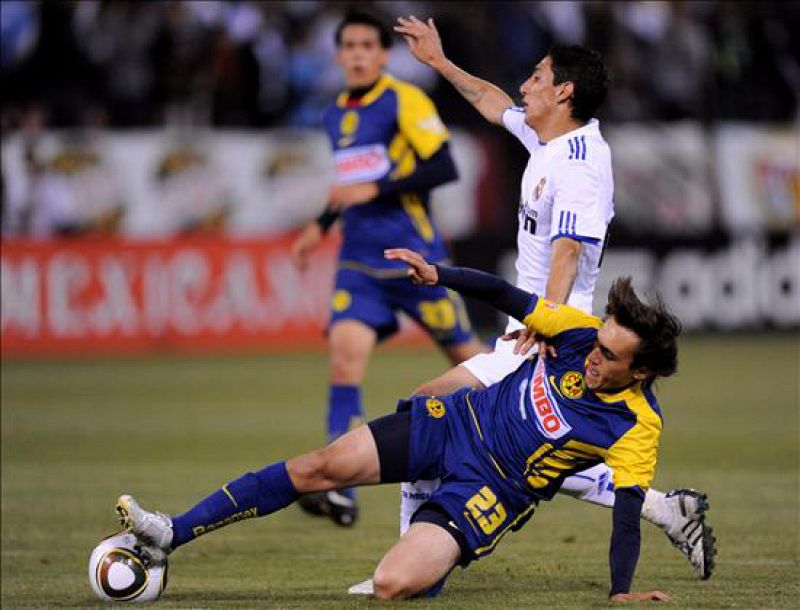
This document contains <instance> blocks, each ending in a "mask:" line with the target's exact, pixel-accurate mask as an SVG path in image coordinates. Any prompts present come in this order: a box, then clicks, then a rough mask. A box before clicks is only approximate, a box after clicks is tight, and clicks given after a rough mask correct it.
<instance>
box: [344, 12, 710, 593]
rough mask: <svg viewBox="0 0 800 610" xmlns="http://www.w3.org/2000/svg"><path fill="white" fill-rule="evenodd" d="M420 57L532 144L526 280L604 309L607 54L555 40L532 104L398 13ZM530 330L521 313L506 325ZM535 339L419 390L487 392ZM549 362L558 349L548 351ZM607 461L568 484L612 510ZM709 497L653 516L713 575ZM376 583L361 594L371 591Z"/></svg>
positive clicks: (608, 207) (521, 230)
mask: <svg viewBox="0 0 800 610" xmlns="http://www.w3.org/2000/svg"><path fill="white" fill-rule="evenodd" d="M395 30H396V31H397V32H399V33H400V34H402V35H403V36H404V37H405V39H406V41H407V43H408V45H409V48H410V50H411V52H412V54H413V55H414V56H415V57H416V58H417V59H418V60H419V61H421V62H422V63H424V64H426V65H428V66H430V67H431V68H433V69H435V70H436V71H438V72H439V73H440V74H441V75H442V76H443V77H444V78H446V79H447V80H448V81H449V82H450V83H451V84H452V85H453V86H454V87H455V88H456V89H457V90H458V91H459V93H461V94H462V95H463V96H464V98H465V99H466V100H467V101H468V102H470V103H471V104H472V105H473V106H474V107H475V108H476V109H477V110H478V112H480V114H481V115H482V116H483V117H484V118H485V119H486V120H488V121H489V122H491V123H493V124H496V125H501V126H503V127H505V128H506V129H507V130H508V131H509V132H510V133H511V134H513V135H514V136H515V137H516V138H517V139H519V140H520V142H521V143H522V144H523V145H524V146H525V148H526V149H527V151H528V153H529V154H530V159H529V161H528V165H527V167H526V169H525V173H524V175H523V177H522V184H521V188H520V203H519V227H518V232H517V245H518V256H517V260H516V270H517V286H518V287H519V288H521V289H523V290H526V291H528V292H532V293H535V294H541V295H543V296H544V297H545V298H546V299H548V300H549V301H552V302H555V303H568V304H569V305H571V306H573V307H576V308H578V309H580V310H583V311H584V312H586V313H591V311H592V300H593V294H594V286H595V282H596V279H597V276H598V274H599V268H600V263H601V262H602V254H603V250H604V248H605V245H606V240H607V238H608V226H609V223H610V222H611V219H612V218H613V215H614V209H613V192H614V184H613V173H612V168H611V153H610V150H609V147H608V145H607V143H606V142H605V140H604V139H603V137H602V134H601V133H600V129H599V123H598V121H597V120H596V119H594V118H593V117H594V115H595V113H596V111H597V109H598V108H599V107H600V105H601V104H602V103H603V101H604V100H605V97H606V90H607V82H608V75H607V71H606V68H605V66H604V65H603V62H602V60H601V58H600V57H599V56H598V55H597V54H596V53H594V52H592V51H590V50H588V49H585V48H583V47H579V46H555V47H553V48H552V49H551V50H550V51H549V53H548V55H547V56H546V57H545V58H544V59H542V60H541V61H540V62H539V63H538V64H537V65H536V67H535V69H534V71H533V73H532V74H531V76H530V78H528V79H527V80H526V81H525V82H524V83H523V84H522V86H521V87H520V93H521V94H522V103H523V106H522V107H517V106H514V104H513V101H512V99H511V97H509V96H508V95H507V94H506V93H504V92H503V91H502V90H501V89H499V88H498V87H496V86H495V85H493V84H491V83H489V82H487V81H484V80H482V79H479V78H477V77H475V76H473V75H471V74H468V73H467V72H465V71H464V70H462V69H460V68H459V67H458V66H456V65H455V64H453V63H452V62H451V61H449V60H448V59H447V57H446V56H445V54H444V51H443V49H442V43H441V39H440V37H439V34H438V32H437V30H436V26H435V24H434V23H433V20H432V19H430V20H428V22H427V23H425V22H422V21H421V20H419V19H417V18H415V17H413V16H412V17H410V18H408V19H404V18H400V19H398V24H397V25H396V27H395ZM521 328H522V325H521V324H519V323H518V322H517V321H516V320H514V319H513V318H512V319H510V320H509V325H508V328H507V329H506V332H507V333H508V332H512V331H515V330H519V329H521ZM534 339H535V338H534V337H523V338H522V339H521V341H520V342H519V344H518V345H516V346H515V345H514V344H512V343H509V342H504V341H497V344H496V345H495V350H494V351H493V352H492V353H489V354H480V355H476V356H474V357H473V358H471V359H470V360H468V361H466V362H463V363H461V364H460V365H459V366H455V367H454V368H452V369H451V370H449V371H447V372H446V373H445V374H444V375H442V376H440V377H438V378H437V379H434V380H433V381H430V382H428V383H425V384H423V385H422V386H421V387H420V388H418V389H417V390H416V391H415V394H416V395H441V394H448V393H451V392H454V391H456V390H457V389H459V388H462V387H465V386H468V387H472V388H476V389H483V388H486V387H489V386H491V385H492V384H494V383H497V382H498V381H500V380H501V379H502V378H503V377H505V376H506V375H508V374H509V373H511V372H513V371H514V370H516V368H517V367H518V366H519V365H520V363H521V362H522V360H523V359H524V358H525V357H526V351H527V348H529V347H530V346H531V344H532V341H533V340H534ZM544 356H545V357H546V354H544ZM611 481H612V472H611V470H610V469H609V467H608V465H606V464H599V465H597V466H595V467H594V468H591V469H588V470H586V471H584V472H581V473H577V474H575V475H574V476H570V477H567V478H566V479H564V480H563V482H562V486H561V488H560V491H561V492H564V493H567V494H569V495H572V496H574V497H577V498H579V499H582V500H585V501H588V502H592V503H595V504H599V505H602V506H607V507H611V506H613V504H614V500H615V494H614V489H613V485H612V483H611ZM437 484H438V483H437V482H436V481H420V482H417V483H416V484H412V483H405V484H404V485H403V490H402V500H401V502H402V504H401V519H400V522H401V524H400V529H401V534H402V533H404V532H405V531H406V530H407V528H408V525H409V522H410V519H411V517H412V515H413V514H414V512H415V511H416V510H417V509H418V508H419V507H420V506H421V505H422V504H423V503H424V502H426V501H427V498H428V497H429V495H430V493H431V491H432V490H433V489H435V487H436V485H437ZM707 508H708V504H707V499H706V496H705V494H703V493H700V492H696V491H694V490H691V489H678V490H673V491H671V492H669V493H667V494H664V493H662V492H659V491H657V490H654V489H650V490H649V491H648V492H647V495H646V497H645V502H644V504H643V510H642V517H643V518H645V519H646V520H647V521H649V522H650V523H653V524H655V525H657V526H658V527H660V528H661V529H662V530H663V531H664V532H665V533H666V535H667V536H668V538H669V539H670V541H671V542H672V543H673V544H674V545H675V546H676V548H678V549H679V550H680V551H681V552H682V553H683V554H684V555H685V556H686V557H687V558H688V560H689V562H690V563H691V565H692V568H693V570H694V572H695V574H697V576H698V577H700V578H702V579H706V578H708V577H709V576H710V575H711V572H712V570H713V566H714V555H715V548H714V542H715V539H714V537H713V532H712V529H711V527H710V526H709V525H708V524H707V523H706V520H705V511H706V510H707ZM370 590H371V583H370V582H369V581H365V582H364V583H360V584H359V585H355V586H354V587H352V588H351V592H352V593H369V592H370Z"/></svg>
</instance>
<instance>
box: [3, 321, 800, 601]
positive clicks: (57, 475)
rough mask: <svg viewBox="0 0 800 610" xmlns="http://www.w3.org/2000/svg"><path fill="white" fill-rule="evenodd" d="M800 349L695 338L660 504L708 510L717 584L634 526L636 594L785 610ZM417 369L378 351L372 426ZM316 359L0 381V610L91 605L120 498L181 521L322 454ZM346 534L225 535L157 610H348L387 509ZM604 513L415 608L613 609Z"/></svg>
mask: <svg viewBox="0 0 800 610" xmlns="http://www.w3.org/2000/svg"><path fill="white" fill-rule="evenodd" d="M799 345H800V339H799V338H798V336H797V335H796V334H795V335H788V334H786V335H783V336H778V335H771V336H751V337H741V336H737V337H717V338H709V337H688V338H686V339H684V340H683V342H682V350H683V351H682V358H681V369H680V371H679V374H678V376H677V377H675V378H674V379H671V380H667V381H664V382H663V383H662V384H661V385H660V388H659V389H658V394H659V395H660V397H661V403H662V407H663V411H664V416H665V430H664V436H663V443H662V451H661V460H660V464H659V469H658V473H657V477H656V481H655V483H656V487H658V488H659V489H662V490H666V489H670V488H672V487H678V486H693V487H697V488H700V489H704V490H706V491H707V492H708V494H709V497H710V500H711V511H710V514H709V519H710V521H711V522H712V524H713V526H714V529H715V532H716V534H717V537H718V540H719V543H718V544H719V556H718V561H717V569H716V572H715V574H714V576H713V577H712V578H711V580H709V581H707V582H699V581H696V580H695V579H694V578H693V577H692V576H691V574H690V570H689V566H688V564H687V563H686V561H685V560H684V559H683V557H681V556H680V555H679V554H678V553H677V552H676V551H675V550H674V549H673V548H672V547H671V546H670V545H669V543H668V542H667V540H666V538H665V537H664V535H663V534H662V533H661V532H659V531H657V530H655V529H654V528H652V527H651V526H649V525H644V526H643V546H642V555H641V559H640V562H639V569H638V572H637V577H636V582H635V587H636V588H637V589H640V590H641V589H650V588H661V589H663V590H665V591H667V592H668V593H670V594H672V595H673V596H674V600H675V601H674V603H673V604H671V606H673V607H681V608H700V607H708V608H723V607H739V608H768V607H769V608H773V607H774V608H777V607H796V606H797V603H798V600H800V584H798V583H799V581H800V570H799V569H798V567H799V566H800V564H799V563H798V515H799V514H800V513H799V512H798V368H799V367H800V353H799V351H800V348H799V347H798V346H799ZM444 368H445V362H444V360H443V359H442V358H441V357H440V356H439V355H438V354H436V353H435V352H434V351H433V350H432V349H431V350H427V351H423V350H420V351H392V350H388V351H387V350H380V351H379V353H377V354H376V356H375V358H374V359H373V361H372V363H371V365H370V370H369V373H368V381H367V383H366V386H365V391H364V395H365V403H366V405H367V409H368V414H369V416H370V417H375V416H378V415H381V414H383V413H386V412H388V411H391V410H392V409H393V408H394V405H395V402H396V399H397V398H398V397H401V396H403V395H405V394H407V393H408V392H409V391H410V390H411V389H412V388H413V387H415V386H416V385H417V384H418V383H420V382H422V381H423V380H426V379H428V378H431V377H432V376H433V375H434V374H438V373H439V372H440V371H442V370H444ZM326 373H327V363H326V360H325V356H324V354H293V355H271V356H247V357H235V358H234V357H231V358H210V357H197V358H166V357H164V358H155V359H143V360H127V359H126V360H114V359H111V360H92V361H70V362H58V363H53V362H51V363H21V362H20V363H14V362H10V363H9V362H5V363H3V367H2V599H1V600H0V601H1V602H2V606H3V607H4V608H11V607H37V606H38V607H55V606H70V607H87V606H92V605H100V604H99V602H98V600H96V599H95V598H94V595H93V593H92V591H91V589H90V588H89V584H88V581H87V575H86V569H87V563H86V562H87V559H88V556H89V553H90V551H91V549H92V547H93V546H94V545H95V544H96V543H97V541H98V540H99V539H100V538H101V537H103V536H104V535H106V534H108V533H110V532H112V531H113V530H114V529H115V526H116V521H115V515H114V510H113V506H114V500H115V499H116V497H117V495H118V494H119V493H121V492H130V493H133V494H135V495H136V496H137V498H139V499H140V500H141V501H142V503H143V504H144V506H145V507H149V508H158V509H161V510H164V511H167V512H179V511H182V510H183V509H185V508H186V507H188V506H189V505H190V504H192V503H194V502H195V501H196V500H197V499H199V498H200V497H202V496H203V495H205V494H206V493H208V492H210V491H212V490H214V489H215V488H217V487H218V486H219V485H221V484H222V483H224V482H226V481H228V480H230V479H232V478H234V477H236V476H238V475H239V474H241V473H242V472H244V471H245V470H249V469H252V468H258V467H261V466H262V465H264V464H266V463H268V462H272V461H275V460H277V459H281V458H284V457H287V456H290V455H293V454H295V453H297V452H300V451H303V450H305V449H310V448H313V447H315V446H316V445H318V444H319V442H320V440H321V439H322V438H323V423H322V422H323V414H324V400H325V395H326V387H325V379H326ZM360 498H361V503H362V519H361V521H360V522H359V523H358V525H357V526H356V527H355V528H353V529H349V530H344V529H340V528H337V527H335V526H334V525H333V524H331V523H329V522H328V521H327V520H323V519H319V518H317V519H314V518H310V517H307V516H305V515H304V514H302V513H301V512H300V511H299V509H297V508H296V507H290V508H288V509H287V510H285V511H283V512H281V513H279V514H277V515H274V516H272V517H269V518H266V519H257V520H252V521H247V522H245V523H241V524H237V525H234V526H231V527H229V528H226V529H225V530H224V531H222V532H217V533H214V534H212V535H209V536H207V537H205V538H203V539H201V540H199V541H198V542H196V543H194V544H191V545H189V546H187V547H185V548H183V549H181V550H180V551H179V552H177V553H176V554H175V555H174V556H173V557H172V559H171V569H170V583H169V587H168V588H167V591H166V594H165V596H164V597H163V598H162V600H161V601H160V602H158V604H159V606H161V607H182V608H187V607H194V608H197V607H203V608H211V607H227V608H242V607H248V608H255V607H273V608H320V607H324V608H338V607H341V608H345V607H347V608H352V607H362V606H371V605H377V603H378V602H375V601H373V600H369V599H363V598H359V599H353V598H349V597H348V596H347V594H346V589H347V586H348V585H349V584H352V583H354V582H357V581H360V580H362V579H363V578H365V577H367V576H369V575H370V574H371V570H372V568H373V567H374V565H375V564H376V562H377V561H378V560H379V559H380V557H381V555H382V553H383V552H384V551H385V550H386V549H387V548H388V547H389V546H390V545H391V544H392V542H393V540H394V539H395V536H396V534H397V505H398V491H397V489H396V488H395V487H391V486H389V487H382V488H370V489H365V490H362V491H361V493H360ZM609 529H610V512H609V511H608V510H606V509H600V508H597V507H592V506H588V505H586V504H583V503H580V502H577V501H575V500H573V499H570V498H566V497H561V498H557V499H556V500H555V501H553V502H550V503H544V504H543V505H542V506H541V507H540V508H539V510H538V512H537V514H536V516H535V517H534V518H533V519H532V521H531V522H530V523H529V524H528V525H527V526H526V527H525V528H524V529H523V530H522V531H521V532H518V533H516V534H513V535H509V536H508V537H507V538H506V539H505V540H504V541H503V542H502V543H501V544H500V546H499V548H498V549H497V551H496V552H495V553H494V554H493V555H492V556H491V557H490V558H488V559H486V560H482V561H480V562H478V563H477V564H475V565H473V566H472V567H471V568H470V569H469V570H467V571H464V572H462V571H457V572H456V573H455V574H454V575H453V576H452V578H451V580H450V582H449V584H448V586H447V588H446V589H445V591H444V593H443V594H442V595H441V596H440V597H439V598H438V599H436V600H418V601H414V602H411V604H412V605H413V606H415V607H434V608H481V609H483V608H487V607H494V608H497V607H507V608H523V607H534V606H538V607H542V606H544V607H553V608H572V607H574V608H584V607H592V606H605V605H607V602H606V591H607V587H608V566H607V558H608V546H607V545H608V538H609Z"/></svg>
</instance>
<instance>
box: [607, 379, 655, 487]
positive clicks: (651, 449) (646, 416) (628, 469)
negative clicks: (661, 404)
mask: <svg viewBox="0 0 800 610" xmlns="http://www.w3.org/2000/svg"><path fill="white" fill-rule="evenodd" d="M627 404H628V408H630V409H631V410H632V411H634V412H635V413H636V424H634V426H633V427H632V428H631V429H630V430H628V431H627V432H626V433H625V434H624V435H622V436H621V437H620V438H619V440H618V441H617V442H616V443H614V444H613V445H612V446H611V447H610V448H609V450H608V453H607V454H606V458H605V461H606V464H607V465H608V466H609V468H611V470H613V472H614V487H637V486H638V487H641V488H642V490H644V491H647V489H648V488H649V487H650V483H651V482H652V480H653V477H654V476H655V472H656V462H657V461H658V444H659V441H660V439H661V426H662V423H661V418H660V417H659V416H658V415H657V414H656V413H655V412H654V411H653V410H652V409H651V408H650V405H649V404H648V403H647V400H646V399H645V398H644V397H643V396H642V395H641V394H639V395H638V396H637V397H635V398H633V399H631V400H628V401H627Z"/></svg>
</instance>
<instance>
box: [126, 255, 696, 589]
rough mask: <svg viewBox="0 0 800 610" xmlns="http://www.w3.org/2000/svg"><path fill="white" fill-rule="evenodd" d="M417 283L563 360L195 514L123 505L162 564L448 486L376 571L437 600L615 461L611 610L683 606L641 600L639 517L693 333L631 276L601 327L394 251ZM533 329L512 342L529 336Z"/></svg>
mask: <svg viewBox="0 0 800 610" xmlns="http://www.w3.org/2000/svg"><path fill="white" fill-rule="evenodd" d="M385 255H386V257H387V259H389V260H394V261H402V262H404V263H405V264H406V265H408V267H409V271H408V273H409V277H410V278H411V280H412V281H413V282H414V283H415V284H418V285H425V286H445V287H447V288H450V289H452V290H456V291H458V292H460V293H462V294H464V295H468V296H472V297H475V298H479V299H483V300H485V301H487V302H488V303H490V304H492V305H494V306H495V307H496V308H498V309H499V310H500V311H503V312H505V313H507V314H508V315H510V316H512V317H514V318H515V319H517V320H519V321H520V322H521V323H522V324H523V326H524V329H525V330H526V331H527V332H529V333H532V334H540V335H542V336H543V337H546V338H547V341H548V345H550V346H551V347H552V348H553V349H554V350H555V352H556V353H557V357H551V358H542V357H540V356H538V355H537V356H534V357H533V358H530V359H527V360H524V361H523V362H522V363H521V364H520V366H519V367H518V368H517V369H516V370H515V371H514V372H513V373H512V374H511V375H508V376H507V377H505V378H504V379H502V380H501V381H499V382H498V383H496V384H494V385H492V386H490V387H488V388H486V389H484V390H475V389H471V388H463V389H461V390H459V391H457V392H455V393H453V394H449V395H444V396H436V397H430V396H417V397H414V398H412V399H410V400H403V401H400V403H399V405H398V409H397V412H396V413H393V414H391V415H386V416H384V417H381V418H378V419H376V420H373V421H371V422H369V423H368V424H366V425H362V426H360V427H358V428H356V429H354V430H352V431H350V432H347V433H346V434H344V435H343V436H341V437H339V438H338V439H337V440H335V441H334V442H333V443H331V444H330V445H328V446H327V447H324V448H322V449H318V450H315V451H311V452H309V453H305V454H303V455H300V456H298V457H295V458H291V459H288V460H286V461H279V462H275V463H273V464H270V465H268V466H266V467H264V468H262V469H261V470H256V471H253V472H248V473H246V474H244V475H243V476H241V477H240V478H238V479H236V480H234V481H231V482H228V483H226V484H225V485H223V486H222V487H221V488H220V489H219V490H217V491H215V492H214V493H212V494H211V495H210V496H208V497H206V498H205V499H203V500H202V501H200V502H199V503H198V504H196V505H195V506H194V507H192V508H190V509H189V510H188V511H186V512H185V513H182V514H180V515H174V516H171V517H170V516H167V515H165V514H163V513H159V512H149V511H146V510H144V509H142V508H141V507H140V506H139V504H138V503H137V502H136V500H134V499H133V498H132V497H131V496H129V495H123V496H120V498H119V500H118V503H117V512H118V514H119V516H120V519H121V522H122V523H123V525H124V526H125V527H126V528H127V529H128V530H129V531H131V532H132V533H133V534H134V535H135V536H136V537H137V538H138V539H139V541H140V542H141V544H142V546H143V554H144V555H146V556H147V557H148V559H149V561H151V562H154V563H158V562H162V561H163V560H164V559H165V558H166V556H167V554H169V553H170V552H172V551H173V550H174V549H176V548H178V547H180V546H182V545H184V544H187V543H189V542H192V541H193V540H195V539H196V538H198V537H199V536H201V535H203V534H206V533H209V532H211V531H215V530H217V529H220V528H223V527H225V526H227V525H230V524H232V523H235V522H237V521H241V520H244V519H248V518H251V517H260V516H266V515H269V514H271V513H273V512H276V511H278V510H280V509H282V508H285V507H286V506H288V505H289V504H291V503H292V502H294V501H295V500H297V499H298V498H299V497H300V495H301V494H304V493H309V492H320V491H328V490H335V489H341V488H345V487H350V486H359V485H377V484H384V483H397V482H401V481H413V480H418V479H425V478H439V479H441V480H442V483H441V485H440V486H439V487H438V488H437V489H436V490H435V491H433V493H432V494H431V496H430V498H429V499H428V501H427V502H426V503H425V504H424V505H423V506H422V507H421V508H420V509H419V510H418V511H417V512H416V513H415V514H414V517H413V518H412V524H411V526H410V528H409V529H408V531H407V532H406V533H405V534H404V535H403V536H402V537H401V538H400V539H399V540H398V541H397V543H395V545H394V546H392V548H391V549H389V551H388V552H387V553H386V555H385V556H384V557H383V559H382V560H381V561H380V563H379V564H378V566H377V568H376V569H375V573H374V575H373V581H374V595H375V596H376V597H378V598H381V599H403V598H410V597H415V596H420V595H425V594H426V593H427V592H429V591H430V590H431V589H432V588H435V586H436V584H437V583H438V582H439V581H440V580H441V579H442V578H444V577H445V576H446V575H447V574H448V573H449V572H450V571H451V570H452V569H453V568H454V567H455V566H457V565H458V566H461V567H467V566H468V565H469V564H470V563H472V562H473V561H476V560H479V559H481V558H483V557H486V556H488V555H489V554H491V553H492V552H493V551H494V549H495V548H496V546H497V543H498V542H499V541H500V539H501V538H502V537H503V536H504V535H505V534H507V533H508V532H510V531H515V530H517V529H519V528H520V527H522V525H523V524H525V523H526V522H527V521H528V520H529V519H530V518H531V517H532V516H533V513H534V511H535V510H536V508H537V506H538V505H539V503H540V502H542V501H548V500H550V499H552V498H553V496H554V495H555V494H556V492H557V491H558V489H559V487H560V486H561V483H562V482H563V480H564V478H565V477H567V476H570V475H572V474H574V473H576V472H579V471H581V470H585V469H586V468H588V467H591V466H594V465H596V464H599V463H601V462H604V463H606V464H607V465H609V466H610V467H611V468H612V470H613V473H614V475H613V476H614V481H613V483H614V494H615V502H614V507H613V510H612V512H611V515H612V522H613V528H612V534H611V541H610V554H609V563H610V587H609V596H610V599H611V600H612V601H644V600H660V601H668V600H669V596H668V595H666V594H665V593H663V592H661V591H647V592H631V584H632V581H633V576H634V572H635V569H636V564H637V561H638V558H639V549H640V530H639V524H640V520H639V514H640V512H641V508H642V503H643V500H644V496H645V493H646V491H647V489H648V488H649V485H650V482H651V480H652V478H653V475H654V471H655V464H656V460H657V454H658V447H659V441H660V436H661V427H662V420H661V409H660V406H659V404H658V402H657V400H656V397H655V395H654V393H653V382H654V381H655V380H656V379H657V378H659V377H668V376H670V375H672V374H673V373H674V372H675V370H676V367H677V343H676V339H677V337H678V335H679V333H680V329H681V325H680V322H679V321H678V320H677V319H676V318H675V317H674V316H673V315H672V314H670V313H669V311H667V309H666V307H665V306H664V304H663V303H662V302H661V301H660V299H656V300H655V302H653V303H652V304H647V303H644V302H642V301H641V300H640V299H639V298H638V297H637V295H636V294H635V292H634V291H633V288H632V286H631V282H630V279H629V278H621V279H618V280H617V281H615V282H614V284H613V285H612V287H611V290H610V291H609V295H608V296H609V298H608V305H607V307H606V316H605V318H604V319H600V318H597V317H594V316H591V315H589V314H587V313H584V312H582V311H581V310H579V309H576V308H573V307H570V306H568V305H559V304H556V303H553V302H551V301H548V300H547V299H544V298H542V297H540V296H538V295H536V294H532V293H530V292H527V291H525V290H521V289H520V288H516V287H514V286H512V285H510V284H508V283H507V282H505V281H504V280H502V279H500V278H498V277H496V276H493V275H491V274H487V273H483V272H480V271H475V270H472V269H465V268H453V267H447V266H443V265H432V264H429V263H427V262H426V261H425V260H424V259H423V257H422V256H421V255H419V254H418V253H415V252H412V251H410V250H407V249H390V250H387V251H386V254H385ZM518 337H519V333H514V334H512V335H509V336H507V338H508V339H516V338H518Z"/></svg>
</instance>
